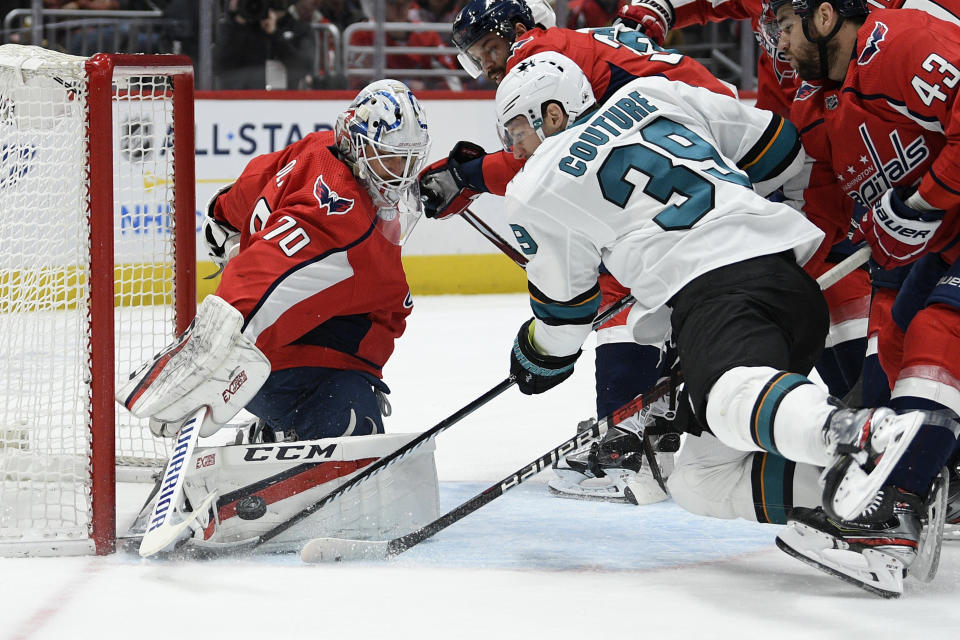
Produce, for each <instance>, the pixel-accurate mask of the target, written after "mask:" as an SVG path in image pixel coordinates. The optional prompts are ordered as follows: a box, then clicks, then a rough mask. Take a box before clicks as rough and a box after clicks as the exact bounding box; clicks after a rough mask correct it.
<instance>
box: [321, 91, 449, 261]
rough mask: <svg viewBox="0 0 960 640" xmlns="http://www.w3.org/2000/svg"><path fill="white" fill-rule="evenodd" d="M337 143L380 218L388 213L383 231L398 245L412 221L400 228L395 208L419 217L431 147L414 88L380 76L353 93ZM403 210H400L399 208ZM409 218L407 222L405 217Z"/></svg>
mask: <svg viewBox="0 0 960 640" xmlns="http://www.w3.org/2000/svg"><path fill="white" fill-rule="evenodd" d="M334 132H335V136H336V141H337V148H338V149H339V150H340V153H341V154H343V156H344V159H345V160H346V161H347V162H348V163H349V164H350V165H351V166H352V167H353V171H354V174H355V175H356V176H357V179H358V180H359V181H360V183H361V184H362V185H363V186H364V187H365V188H366V189H367V192H368V193H369V194H370V197H371V199H373V202H374V205H376V206H377V207H378V208H380V209H381V214H380V216H381V218H382V219H383V218H391V220H390V224H389V225H388V226H389V227H390V228H391V229H392V230H391V231H390V232H389V233H386V235H387V236H388V237H390V238H391V240H395V241H397V244H400V243H401V242H402V241H403V240H404V239H405V238H406V236H407V235H408V234H409V231H410V229H412V228H413V224H415V222H416V221H415V220H414V221H413V224H409V226H406V225H405V224H404V225H401V226H403V232H402V233H401V234H400V235H399V236H398V237H396V238H395V237H394V236H397V234H396V233H395V232H396V231H397V229H398V228H399V227H397V226H396V225H397V224H398V223H399V220H402V219H403V218H400V219H399V220H398V218H397V215H398V210H403V209H408V210H409V212H408V213H409V214H411V215H412V214H414V213H415V214H416V215H417V217H419V213H420V211H421V209H420V207H419V205H418V204H414V203H419V201H420V198H419V193H418V190H417V175H418V174H419V173H420V170H421V169H423V167H424V165H425V164H426V160H427V154H428V153H429V152H430V134H429V132H428V130H427V116H426V113H425V112H424V110H423V107H422V106H421V105H420V102H419V101H418V100H417V98H416V97H415V96H414V95H413V92H411V91H410V89H409V88H408V87H407V86H406V85H404V84H403V83H402V82H399V81H397V80H390V79H387V80H378V81H376V82H373V83H371V84H369V85H367V86H366V87H364V88H363V89H361V90H360V93H359V94H357V97H356V98H354V100H353V102H351V103H350V106H349V107H347V110H346V111H344V112H343V113H341V114H340V115H339V116H338V117H337V123H336V125H335V127H334ZM401 215H403V214H402V213H401ZM408 222H409V221H408Z"/></svg>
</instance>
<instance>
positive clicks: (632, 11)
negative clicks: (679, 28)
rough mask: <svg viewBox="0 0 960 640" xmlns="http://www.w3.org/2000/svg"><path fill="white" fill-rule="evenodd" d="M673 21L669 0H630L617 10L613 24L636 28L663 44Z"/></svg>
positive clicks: (671, 6)
mask: <svg viewBox="0 0 960 640" xmlns="http://www.w3.org/2000/svg"><path fill="white" fill-rule="evenodd" d="M673 22H674V13H673V5H671V4H670V2H669V0H631V1H630V2H628V3H626V4H625V5H623V6H622V7H620V9H619V10H618V11H617V18H616V20H615V21H614V24H617V23H620V24H622V25H624V26H625V27H629V28H631V29H636V30H637V31H640V32H641V33H643V34H645V35H646V36H647V37H648V38H650V39H651V40H653V41H654V42H656V43H657V44H658V45H660V46H663V43H664V41H666V39H667V32H669V31H670V29H672V28H673Z"/></svg>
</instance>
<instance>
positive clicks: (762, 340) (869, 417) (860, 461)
mask: <svg viewBox="0 0 960 640" xmlns="http://www.w3.org/2000/svg"><path fill="white" fill-rule="evenodd" d="M497 113H498V121H499V126H500V130H501V136H502V138H503V141H504V145H505V146H506V147H507V148H510V149H512V150H513V152H514V154H515V155H517V156H518V157H523V158H528V161H527V163H526V165H525V167H524V169H523V170H522V171H521V172H520V173H519V174H517V176H516V177H515V178H514V179H513V180H512V182H511V183H510V185H509V186H508V188H507V194H506V197H507V205H508V216H509V220H510V223H511V227H512V228H513V230H514V233H515V234H516V236H517V237H518V238H519V239H520V240H521V246H522V247H523V249H524V251H525V252H526V254H527V256H528V258H529V263H528V265H527V278H528V284H529V290H530V295H531V306H532V308H533V312H534V317H533V318H532V319H531V320H529V321H527V322H526V323H524V324H523V326H522V327H521V328H520V331H519V333H518V335H517V338H516V340H515V342H514V345H513V348H512V350H511V354H510V361H511V362H510V367H511V371H512V372H513V374H514V375H515V376H516V377H517V379H518V384H519V387H520V390H521V391H522V392H524V393H527V394H534V393H541V392H543V391H546V390H548V389H550V388H552V387H554V386H555V385H557V384H559V383H560V382H562V381H563V380H565V379H567V378H568V377H569V376H570V375H571V374H572V372H573V367H574V364H575V362H576V360H577V358H578V357H579V355H580V348H581V345H582V343H583V341H584V339H585V338H586V336H587V335H588V333H589V331H590V322H591V320H592V319H593V317H594V315H595V313H596V310H597V306H598V304H599V292H598V288H597V276H598V265H599V263H600V262H601V260H602V261H603V263H604V264H605V265H606V266H607V268H608V269H609V270H610V271H611V273H612V274H613V275H614V276H615V277H616V278H617V279H618V280H619V281H620V282H622V283H623V284H624V285H625V286H629V287H630V289H631V291H632V293H633V295H634V297H635V298H636V299H637V300H638V304H637V307H636V309H635V310H634V311H633V314H632V315H633V318H632V324H633V327H634V334H635V335H636V336H638V337H641V336H642V337H644V338H649V336H651V335H660V336H661V337H666V336H668V335H670V336H672V340H673V341H674V342H675V343H676V345H677V348H678V352H679V357H680V363H681V368H682V370H683V374H684V379H685V384H686V388H687V390H688V392H689V397H690V401H691V403H692V405H693V410H694V413H695V415H696V416H697V418H698V419H699V420H700V422H701V423H703V424H705V425H708V428H709V430H710V431H711V432H712V433H713V435H714V436H715V437H716V438H717V439H718V440H719V441H720V442H722V443H723V444H725V445H726V446H727V447H730V448H732V449H735V450H739V451H744V452H768V453H769V454H775V455H776V456H777V457H778V458H779V459H784V460H786V461H795V462H800V463H804V464H806V465H812V466H816V467H826V468H827V469H828V471H827V473H826V474H825V479H826V485H825V487H824V490H823V502H824V506H825V508H826V509H827V510H829V512H831V513H833V514H836V515H838V516H839V517H844V516H851V515H852V514H855V513H859V511H860V510H862V509H863V507H864V506H865V505H866V504H867V503H868V502H869V501H870V500H871V499H872V498H873V496H874V495H875V493H876V491H877V490H878V489H879V488H880V487H881V486H882V484H883V481H884V480H885V478H886V476H887V475H888V473H889V471H890V469H891V468H892V467H893V465H894V464H896V462H897V460H898V459H899V458H900V457H901V455H902V454H903V451H904V450H905V449H906V446H907V444H908V443H909V442H910V440H911V439H912V438H913V436H914V435H915V433H916V431H917V429H918V428H919V426H920V424H921V423H922V422H923V419H924V414H923V413H922V412H914V413H910V414H904V415H897V414H895V413H894V412H892V411H890V410H889V409H886V408H878V409H867V410H853V409H849V408H846V407H844V406H843V405H842V404H841V403H840V402H839V401H837V400H835V399H833V398H830V397H829V396H828V395H827V394H826V392H825V391H823V390H822V389H821V388H820V387H818V386H817V385H815V384H813V383H812V382H811V381H810V380H808V379H807V378H806V377H805V375H804V374H805V373H806V372H809V371H810V370H811V369H812V366H813V363H814V361H815V360H816V358H817V356H818V355H819V353H820V351H821V349H822V347H823V344H824V338H825V335H826V331H827V325H828V317H827V310H826V305H825V302H824V300H823V296H822V294H821V293H820V290H819V287H818V286H817V284H816V283H815V282H814V281H813V279H812V278H810V277H809V276H808V275H807V274H806V273H805V272H804V271H803V270H802V269H801V268H800V265H801V264H803V263H804V261H806V260H807V259H808V258H809V257H810V256H811V255H812V253H813V251H814V249H815V248H816V246H817V245H818V243H819V242H820V241H821V238H822V233H821V232H820V231H819V230H818V229H817V228H816V227H815V226H814V225H813V224H811V223H809V222H808V221H807V220H806V219H805V218H804V217H803V216H802V215H801V214H799V213H798V212H797V211H795V210H793V209H791V208H790V207H788V206H786V205H783V204H778V203H773V202H770V201H768V200H766V199H765V198H763V197H762V196H763V195H764V194H765V193H766V191H768V190H771V189H773V188H775V187H776V186H778V185H779V184H780V183H781V182H782V181H783V178H784V176H785V175H789V174H790V173H792V172H794V171H795V170H797V169H798V168H799V165H800V164H801V163H802V161H803V157H802V153H799V152H796V153H793V154H790V153H782V154H779V157H780V158H781V166H771V164H770V159H771V158H774V157H777V155H776V154H772V155H768V154H764V153H763V152H764V151H765V150H769V149H770V148H771V147H776V146H777V145H778V144H782V142H781V140H780V136H779V135H778V134H779V132H780V131H782V130H783V128H784V127H789V126H791V125H789V123H787V122H786V121H784V120H783V119H782V118H780V117H779V116H776V115H774V114H772V113H770V112H765V111H761V110H756V109H752V108H749V107H746V106H744V105H742V104H741V103H740V102H739V101H737V100H735V99H731V98H727V97H724V96H719V95H716V94H713V93H710V92H708V91H705V90H702V89H698V88H694V87H690V86H688V85H685V84H682V83H674V82H670V81H668V80H666V79H663V78H656V77H652V78H639V79H636V80H634V81H632V82H631V83H629V84H628V85H626V86H625V87H623V88H622V89H620V90H619V91H618V92H617V93H615V94H614V95H613V96H612V97H610V98H609V99H608V100H607V101H606V102H605V103H604V104H603V105H596V104H595V100H594V96H593V94H592V91H591V89H590V85H589V83H588V82H587V81H586V78H585V77H584V75H583V73H582V71H581V70H580V69H579V68H577V67H576V65H575V64H574V63H573V62H572V61H571V60H569V59H568V58H566V57H565V56H562V55H560V54H557V53H544V54H538V55H536V56H533V57H531V58H529V59H528V60H526V61H525V62H524V63H523V64H522V65H518V66H517V67H516V68H515V69H514V70H512V71H511V73H510V74H508V76H507V78H506V79H505V80H504V81H503V83H501V85H500V87H499V88H498V90H497ZM785 164H789V165H795V167H796V168H797V169H791V168H786V169H785V168H784V166H785ZM765 175H769V176H771V179H770V181H769V183H767V182H765V180H764V179H763V178H764V176H765ZM751 183H753V188H751ZM797 372H799V373H797ZM679 466H680V463H679V461H678V470H679ZM676 475H677V471H675V472H674V477H676ZM671 482H672V480H671ZM704 484H707V482H706V480H705V481H704ZM671 491H672V486H671ZM674 498H675V499H677V500H678V502H680V503H681V504H684V502H683V499H682V498H680V499H678V496H677V495H674ZM728 517H729V516H728Z"/></svg>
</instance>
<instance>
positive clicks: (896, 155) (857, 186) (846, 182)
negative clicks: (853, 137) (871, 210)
mask: <svg viewBox="0 0 960 640" xmlns="http://www.w3.org/2000/svg"><path fill="white" fill-rule="evenodd" d="M859 131H860V139H861V140H862V141H863V145H864V148H865V149H866V153H863V154H861V155H860V157H859V158H858V159H857V161H856V162H852V163H851V164H849V165H848V166H847V167H845V168H844V167H838V168H839V169H840V172H839V173H838V174H837V180H838V181H839V182H840V184H841V186H842V187H843V190H844V191H846V192H847V195H849V196H850V197H851V198H853V200H854V201H855V202H857V203H858V204H861V205H863V206H864V207H871V206H873V203H874V202H876V201H877V200H879V199H880V196H881V195H883V193H884V192H885V191H887V190H888V189H890V188H891V187H895V186H899V185H903V184H909V183H910V181H911V178H908V177H907V176H909V175H910V173H911V172H913V171H914V170H916V169H918V168H923V167H925V166H926V160H927V158H928V157H929V156H930V149H929V148H928V147H927V144H926V141H925V140H924V139H923V136H917V137H916V138H915V139H914V140H912V141H910V142H906V143H905V142H904V141H903V140H901V138H900V132H899V131H897V130H896V129H894V130H892V131H890V132H889V133H888V134H887V140H886V141H883V140H882V138H881V139H878V140H875V139H874V137H873V136H871V135H870V131H869V130H868V129H867V125H865V124H861V125H860V127H859ZM887 142H888V143H889V144H886V143H887Z"/></svg>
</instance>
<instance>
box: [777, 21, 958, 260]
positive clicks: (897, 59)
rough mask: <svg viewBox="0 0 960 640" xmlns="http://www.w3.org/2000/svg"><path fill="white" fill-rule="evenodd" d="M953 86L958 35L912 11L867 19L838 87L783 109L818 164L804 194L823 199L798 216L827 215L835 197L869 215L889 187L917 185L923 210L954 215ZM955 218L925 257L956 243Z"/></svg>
mask: <svg viewBox="0 0 960 640" xmlns="http://www.w3.org/2000/svg"><path fill="white" fill-rule="evenodd" d="M958 84H960V29H958V28H957V27H956V26H955V25H952V24H949V23H947V22H943V21H941V20H938V19H936V18H933V17H931V16H929V15H927V14H926V13H923V12H920V11H915V10H908V9H893V10H879V11H875V12H873V13H871V15H870V16H869V17H868V18H867V20H866V21H865V22H864V24H863V26H861V28H860V29H859V30H858V33H857V44H856V48H855V50H854V52H853V57H852V59H851V62H850V66H849V68H848V69H847V75H846V78H845V79H844V82H843V84H842V86H839V87H837V86H835V85H832V84H824V85H823V86H819V85H814V84H809V83H803V84H802V85H801V87H800V88H799V90H798V91H797V95H796V98H795V101H794V104H793V107H792V109H791V119H792V120H793V121H794V123H795V124H796V125H797V127H798V128H799V129H800V131H801V135H802V139H803V145H804V148H805V149H806V150H807V153H808V154H809V155H811V156H812V157H814V158H815V159H816V160H817V166H815V167H814V170H813V174H812V176H811V184H814V185H815V186H816V187H817V189H818V191H820V193H821V194H828V195H827V196H826V197H824V196H823V195H820V196H818V195H817V194H816V193H813V194H805V197H806V200H807V207H808V208H810V207H815V208H816V209H818V210H824V211H830V210H831V209H835V208H836V204H837V202H836V200H835V199H834V197H831V195H830V194H832V195H833V196H835V195H836V194H838V193H842V194H846V195H847V196H848V198H845V200H849V202H848V203H847V204H848V205H852V203H857V204H859V205H861V206H863V207H870V206H872V205H873V204H874V203H875V202H876V201H877V200H878V199H879V198H880V196H881V195H882V194H883V193H884V192H885V191H887V190H888V189H890V188H891V187H894V186H909V185H919V187H918V188H919V191H920V195H921V196H922V197H923V198H924V199H925V200H926V201H927V202H928V203H930V204H931V205H932V206H934V207H937V208H940V209H946V210H949V209H956V208H957V207H958V205H960V171H958V170H957V167H958V166H960V165H958V161H960V118H954V115H955V104H956V95H957V91H958ZM829 183H832V186H831V185H830V184H829ZM844 208H845V209H846V208H847V207H846V206H845V207H844ZM851 210H852V209H851ZM808 213H809V212H808ZM955 213H956V212H955ZM955 213H954V214H953V215H951V214H948V215H947V217H946V218H945V219H944V224H943V225H941V227H940V229H939V230H938V232H937V236H936V238H937V239H938V240H935V241H934V243H933V244H932V245H931V249H932V250H938V249H940V248H943V246H944V245H945V244H946V243H947V242H949V241H950V240H952V238H953V237H954V236H955V235H956V233H957V230H958V227H960V224H958V223H960V221H958V220H957V218H958V217H960V216H957V215H955ZM847 223H849V216H848V217H847V219H846V220H845V221H844V222H843V223H841V224H843V225H844V226H845V224H847Z"/></svg>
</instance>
